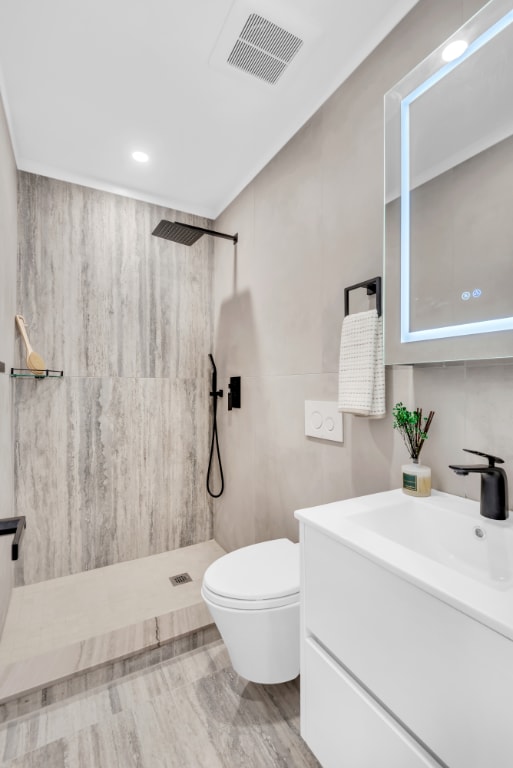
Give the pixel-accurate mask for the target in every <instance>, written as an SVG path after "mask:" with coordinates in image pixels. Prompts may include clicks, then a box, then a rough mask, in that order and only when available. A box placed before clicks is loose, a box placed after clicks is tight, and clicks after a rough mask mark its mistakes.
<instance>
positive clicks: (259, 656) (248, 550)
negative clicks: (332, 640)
mask: <svg viewBox="0 0 513 768" xmlns="http://www.w3.org/2000/svg"><path fill="white" fill-rule="evenodd" d="M201 595H202V597H203V599H204V601H205V602H206V604H207V605H208V608H209V610H210V613H211V614H212V618H213V619H214V621H215V623H216V624H217V628H218V630H219V632H220V633H221V636H222V638H223V640H224V642H225V645H226V647H227V649H228V653H229V654H230V659H231V662H232V665H233V668H234V669H235V671H236V672H237V673H238V674H239V675H241V676H242V677H245V678H246V680H251V681H252V682H254V683H284V682H285V681H287V680H293V679H294V678H295V677H297V675H298V674H299V544H293V543H292V542H291V541H289V539H276V540H274V541H264V542H262V543H260V544H253V545H252V546H250V547H242V549H237V550H235V551H234V552H230V553H229V554H227V555H224V556H223V557H221V558H219V560H216V561H215V562H214V563H212V565H210V566H209V567H208V568H207V570H206V571H205V575H204V577H203V586H202V589H201Z"/></svg>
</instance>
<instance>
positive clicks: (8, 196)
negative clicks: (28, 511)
mask: <svg viewBox="0 0 513 768" xmlns="http://www.w3.org/2000/svg"><path fill="white" fill-rule="evenodd" d="M17 238H18V235H17V230H16V163H15V161H14V154H13V151H12V147H11V140H10V137H9V129H8V127H7V121H6V118H5V113H4V108H3V104H2V98H1V95H0V361H2V362H3V363H5V373H0V489H1V493H2V503H1V505H0V518H5V517H12V516H13V515H14V484H13V420H12V386H11V380H10V378H9V371H10V368H11V366H12V365H14V363H13V355H14V314H15V311H16V310H15V307H16V243H17ZM11 544H12V536H0V635H1V634H2V628H3V625H4V621H5V615H6V613H7V608H8V606H9V600H10V596H11V589H12V583H13V566H12V561H11Z"/></svg>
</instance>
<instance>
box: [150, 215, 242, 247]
mask: <svg viewBox="0 0 513 768" xmlns="http://www.w3.org/2000/svg"><path fill="white" fill-rule="evenodd" d="M151 234H152V235H155V237H163V238H164V239H165V240H172V241H173V243H180V244H181V245H194V243H195V242H196V241H197V240H199V239H200V237H203V235H213V236H214V237H224V238H225V239H226V240H232V241H233V242H234V243H236V242H237V241H238V239H239V236H238V234H235V235H225V234H224V233H223V232H214V230H213V229H203V227H195V226H193V225H192V224H180V222H177V221H166V220H165V219H162V221H161V222H160V224H157V226H156V227H155V229H154V230H153V232H152V233H151Z"/></svg>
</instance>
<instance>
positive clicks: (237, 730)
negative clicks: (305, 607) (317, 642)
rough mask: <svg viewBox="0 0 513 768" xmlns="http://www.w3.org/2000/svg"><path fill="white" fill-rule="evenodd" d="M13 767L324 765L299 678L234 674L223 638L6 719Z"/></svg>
mask: <svg viewBox="0 0 513 768" xmlns="http://www.w3.org/2000/svg"><path fill="white" fill-rule="evenodd" d="M0 764H1V765H2V766H8V768H48V767H50V768H118V766H119V768H132V767H133V768H221V767H222V768H273V766H277V767H278V766H279V768H316V767H317V768H318V767H319V763H318V762H317V760H316V759H315V758H314V757H313V755H312V753H311V752H310V750H309V749H308V747H307V746H306V744H305V743H304V742H303V740H302V739H301V737H300V735H299V685H298V681H297V680H296V681H293V682H291V683H285V684H283V685H269V686H266V685H256V684H254V683H248V682H247V681H245V680H243V679H242V678H240V677H239V676H238V675H236V674H235V672H234V671H233V669H232V668H231V665H230V663H229V659H228V654H227V652H226V649H225V646H224V644H223V643H222V641H220V640H218V641H216V642H214V643H211V644H210V645H207V646H204V647H203V648H200V649H198V650H195V651H191V652H189V653H186V654H183V655H182V656H180V657H178V658H175V659H170V660H169V661H165V662H162V663H160V664H159V665H157V666H156V667H152V668H151V669H147V670H144V671H142V672H138V673H135V674H133V675H131V676H129V677H125V678H123V679H121V680H118V681H116V682H113V683H110V684H108V685H104V686H102V687H100V688H97V689H95V690H92V691H89V692H85V693H82V694H80V695H77V696H74V697H73V698H71V699H67V700H65V701H63V702H61V703H59V704H55V705H52V706H49V707H45V708H44V709H43V710H40V711H39V712H37V713H34V714H32V715H27V716H25V717H22V718H19V719H17V720H14V721H11V722H10V723H8V724H5V725H3V726H0Z"/></svg>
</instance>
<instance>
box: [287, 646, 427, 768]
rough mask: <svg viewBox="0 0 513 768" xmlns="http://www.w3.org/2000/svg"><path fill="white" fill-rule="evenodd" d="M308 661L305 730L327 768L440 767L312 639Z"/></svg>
mask: <svg viewBox="0 0 513 768" xmlns="http://www.w3.org/2000/svg"><path fill="white" fill-rule="evenodd" d="M303 661H304V672H303V675H302V677H301V711H302V730H301V733H302V736H303V738H304V739H305V741H306V742H307V744H308V746H309V747H310V749H311V750H312V752H313V753H314V754H315V756H316V757H317V759H318V760H319V761H320V763H321V765H322V766H323V768H340V767H341V766H350V768H371V767H372V768H377V767H378V766H379V768H440V764H439V763H438V762H435V760H433V758H432V757H431V756H430V755H428V753H427V752H425V750H424V749H423V748H422V747H421V746H420V745H419V744H417V742H415V741H414V739H412V737H411V736H410V735H409V734H408V733H407V732H406V731H405V730H404V729H403V728H401V726H400V725H399V724H398V723H397V722H396V721H395V720H394V719H393V718H391V717H390V715H389V714H388V713H387V712H385V710H384V709H382V708H381V707H380V706H379V705H378V704H377V703H376V702H375V701H374V700H373V699H372V698H371V697H370V696H369V695H368V694H367V693H366V692H365V691H364V690H363V689H362V688H360V686H358V685H357V683H355V681H354V680H352V678H351V677H349V675H347V673H346V672H344V670H343V669H342V668H341V667H339V666H338V665H337V664H335V662H334V661H333V660H332V659H330V657H329V656H328V655H327V654H325V653H324V652H323V650H322V649H321V648H319V647H318V646H317V645H316V643H315V641H313V640H311V639H310V640H307V641H306V642H305V646H304V657H303Z"/></svg>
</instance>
